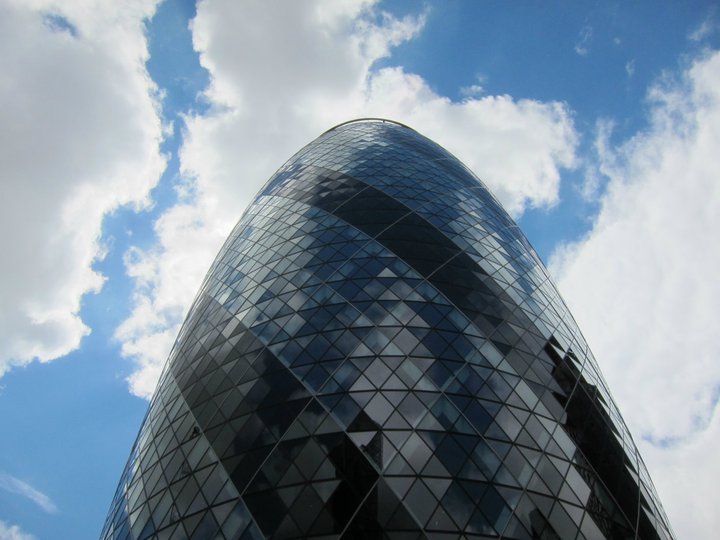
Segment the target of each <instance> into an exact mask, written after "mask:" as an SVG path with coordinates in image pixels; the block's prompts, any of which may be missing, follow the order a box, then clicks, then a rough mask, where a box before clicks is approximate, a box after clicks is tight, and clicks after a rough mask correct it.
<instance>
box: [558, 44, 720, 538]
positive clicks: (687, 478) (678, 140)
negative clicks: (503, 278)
mask: <svg viewBox="0 0 720 540" xmlns="http://www.w3.org/2000/svg"><path fill="white" fill-rule="evenodd" d="M650 100H651V111H652V113H651V118H650V124H649V127H648V129H647V130H645V131H643V132H641V133H638V134H637V135H636V136H635V137H633V138H631V139H630V140H628V141H627V142H626V143H625V144H623V145H622V146H621V147H620V148H618V149H616V150H615V151H613V150H612V148H611V147H610V146H609V145H608V144H607V143H606V141H605V142H601V143H600V144H598V146H597V148H598V153H599V165H600V171H601V172H602V173H603V174H604V175H606V176H607V178H608V182H609V183H608V187H607V191H606V193H605V195H604V196H603V198H602V200H601V210H600V213H599V215H598V216H597V219H596V221H595V224H594V226H593V229H592V231H591V232H590V233H589V234H588V235H587V236H586V237H585V238H583V239H582V240H580V241H579V242H577V243H575V244H571V245H568V246H564V247H563V248H562V249H561V250H559V251H558V252H556V254H555V256H554V257H553V260H552V265H551V266H552V270H553V273H554V274H555V275H556V276H557V278H558V283H559V286H560V289H561V291H562V293H563V295H564V296H565V297H566V299H567V301H568V303H569V304H570V307H571V309H572V311H573V313H574V314H575V316H576V318H577V319H578V323H579V325H580V327H581V328H582V329H583V332H584V333H585V335H586V337H587V338H588V342H589V343H590V346H591V348H592V349H593V351H594V352H595V354H596V355H597V358H599V361H600V363H601V367H602V369H603V372H604V373H605V375H606V376H607V379H608V382H609V385H610V388H611V389H613V392H614V394H615V396H616V398H617V400H618V402H619V404H620V408H621V410H622V411H623V412H624V415H625V418H626V420H627V421H628V424H629V425H630V430H631V432H632V433H634V434H635V436H636V438H638V439H639V443H640V449H641V453H642V454H643V455H644V456H645V458H646V461H647V462H648V466H649V469H650V472H651V474H652V475H653V477H654V478H655V480H656V482H657V484H658V486H659V487H660V488H661V489H660V495H661V498H662V499H663V501H664V503H665V506H666V509H667V510H668V512H669V515H670V520H671V523H673V525H674V527H675V528H676V530H677V532H678V535H679V537H681V538H701V537H707V535H708V533H709V531H715V530H717V529H718V528H719V527H720V517H718V514H717V512H716V508H715V506H716V504H715V502H716V497H715V486H716V484H717V482H718V481H720V469H719V468H718V465H717V459H716V455H717V447H718V445H720V430H719V429H718V419H717V416H718V415H717V412H716V409H717V392H718V388H719V387H720V363H719V362H718V361H717V359H718V357H720V340H718V333H717V326H718V322H719V321H720V319H719V317H718V314H717V306H718V305H720V281H719V280H718V279H717V269H718V267H720V243H718V238H717V231H718V230H720V184H719V183H718V172H717V171H718V169H719V168H720V160H719V159H718V153H717V150H718V148H720V53H718V52H715V53H713V54H710V55H707V56H704V57H702V58H700V59H698V60H697V61H696V62H695V63H694V64H693V65H692V66H691V67H690V68H689V69H688V70H687V71H686V72H685V73H684V74H683V75H682V77H681V78H680V79H679V80H675V81H671V80H670V78H669V77H666V79H665V80H663V81H662V82H661V83H660V84H658V85H656V86H655V87H654V88H653V89H652V90H651V92H650Z"/></svg>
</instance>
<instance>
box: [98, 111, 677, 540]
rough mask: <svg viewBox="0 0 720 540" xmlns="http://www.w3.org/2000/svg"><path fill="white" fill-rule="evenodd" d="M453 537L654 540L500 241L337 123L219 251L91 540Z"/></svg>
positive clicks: (387, 130) (545, 303) (407, 155)
mask: <svg viewBox="0 0 720 540" xmlns="http://www.w3.org/2000/svg"><path fill="white" fill-rule="evenodd" d="M460 537H464V538H517V539H530V538H541V539H562V540H566V539H586V540H594V539H599V538H609V539H616V538H617V539H643V540H656V539H662V540H667V539H670V538H672V533H671V529H670V526H669V524H668V521H667V518H666V517H665V515H664V513H663V510H662V508H661V506H660V503H659V501H658V497H657V495H656V494H655V491H654V488H653V486H652V482H651V480H650V478H649V476H648V473H647V470H646V468H645V466H644V465H643V462H642V460H641V458H640V456H639V455H638V451H637V448H636V446H635V444H634V443H633V440H632V437H631V436H630V434H629V433H628V430H627V428H626V426H625V424H624V422H623V420H622V417H621V416H620V413H619V412H618V409H617V407H616V406H615V404H614V403H613V400H612V398H611V397H610V394H609V392H608V389H607V385H606V383H605V382H604V381H603V379H602V376H601V375H600V372H599V369H598V366H597V363H596V362H595V360H594V359H593V356H592V354H591V353H590V351H589V350H588V347H587V344H586V343H585V341H584V340H583V337H582V334H581V333H580V331H579V330H578V328H577V326H576V324H575V322H574V321H573V318H572V316H571V315H570V314H569V312H568V310H567V308H566V306H565V304H564V303H563V301H562V299H561V298H560V296H559V295H558V292H557V290H556V288H555V286H554V285H553V283H552V281H551V280H550V277H549V276H548V273H547V270H546V269H545V268H544V266H543V264H542V262H541V261H540V259H539V258H538V256H537V255H536V253H535V252H534V251H533V249H532V248H531V247H530V245H529V244H528V242H527V240H526V239H525V237H524V236H523V234H522V233H521V232H520V230H519V229H518V227H517V225H516V224H515V223H514V222H513V221H512V219H511V218H510V217H509V216H508V215H507V213H506V212H505V211H504V210H503V209H502V208H501V206H500V204H498V202H497V201H496V200H495V199H494V198H493V196H492V195H491V194H490V193H489V192H488V190H487V189H486V188H485V187H484V186H483V184H482V183H481V182H480V181H479V180H478V179H477V178H476V177H475V176H474V175H473V174H472V173H471V172H470V171H469V170H468V169H466V168H465V167H464V166H463V165H462V164H461V163H460V162H459V161H458V160H457V159H456V158H454V157H453V156H452V155H450V154H449V153H448V152H447V151H445V150H444V149H442V148H441V147H439V146H438V145H437V144H435V143H433V142H432V141H430V140H428V139H426V138H424V137H423V136H421V135H419V134H418V133H416V132H415V131H413V130H412V129H410V128H408V127H406V126H403V125H401V124H397V123H394V122H388V121H384V120H372V119H369V120H358V121H353V122H349V123H346V124H341V125H339V126H337V127H335V128H333V129H331V130H330V131H328V132H326V133H324V134H323V135H321V136H320V137H319V138H318V139H317V140H315V141H313V142H312V143H310V144H309V145H308V146H306V147H305V148H303V149H302V150H301V151H300V152H298V153H297V154H296V155H295V156H294V157H293V158H292V159H290V161H288V162H287V163H286V164H285V165H284V166H283V167H281V168H280V170H279V171H278V172H277V173H276V174H275V175H274V176H273V177H272V178H271V179H270V180H269V181H268V183H267V184H266V185H265V186H264V187H263V189H262V190H261V192H260V194H259V195H258V196H257V198H256V199H255V201H254V202H253V203H252V205H251V206H250V207H249V208H248V210H247V211H246V212H245V214H244V215H243V217H242V218H241V219H240V221H239V223H238V224H237V226H236V227H235V229H234V230H233V232H232V234H231V235H230V237H229V238H228V240H227V242H226V243H225V245H224V246H223V248H222V249H221V251H220V253H219V254H218V256H217V259H216V260H215V262H214V263H213V265H212V267H211V268H210V271H209V272H208V274H207V277H206V278H205V281H204V282H203V284H202V287H201V289H200V292H199V293H198V295H197V298H196V299H195V302H194V304H193V306H192V309H191V310H190V313H189V315H188V317H187V320H186V321H185V323H184V325H183V327H182V330H181V331H180V335H179V336H178V339H177V342H176V344H175V347H174V349H173V351H172V353H171V355H170V358H169V360H168V363H167V366H166V367H165V370H164V373H163V375H162V378H161V380H160V382H159V385H158V387H157V390H156V392H155V396H154V398H153V400H152V403H151V404H150V409H149V411H148V414H147V417H146V418H145V420H144V422H143V425H142V428H141V430H140V434H139V435H138V438H137V441H136V443H135V445H134V447H133V449H132V453H131V455H130V459H129V461H128V464H127V467H126V468H125V471H124V473H123V475H122V478H121V480H120V485H119V487H118V490H117V493H116V495H115V498H114V501H113V503H112V507H111V509H110V512H109V515H108V519H107V522H106V524H105V528H104V530H103V533H102V538H104V539H118V540H125V539H144V538H163V539H165V538H167V539H176V538H177V539H180V538H198V539H205V538H208V539H212V538H218V539H223V538H224V539H237V538H242V539H262V538H390V539H403V540H404V539H416V538H428V539H451V538H460Z"/></svg>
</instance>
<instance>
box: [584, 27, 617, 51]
mask: <svg viewBox="0 0 720 540" xmlns="http://www.w3.org/2000/svg"><path fill="white" fill-rule="evenodd" d="M592 38H593V29H592V26H583V27H582V28H581V29H580V33H579V34H578V40H577V43H575V52H576V53H577V54H579V55H580V56H587V54H588V52H589V51H590V43H591V42H592ZM617 44H619V42H618V43H617Z"/></svg>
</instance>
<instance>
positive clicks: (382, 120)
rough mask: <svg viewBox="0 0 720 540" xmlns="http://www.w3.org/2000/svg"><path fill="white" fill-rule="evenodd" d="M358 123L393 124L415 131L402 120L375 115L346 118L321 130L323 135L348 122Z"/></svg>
mask: <svg viewBox="0 0 720 540" xmlns="http://www.w3.org/2000/svg"><path fill="white" fill-rule="evenodd" d="M359 123H380V124H394V125H396V126H400V127H404V128H406V129H409V130H411V131H415V130H414V129H413V128H411V127H410V126H408V125H406V124H403V123H402V122H398V121H396V120H388V119H387V118H377V117H364V118H354V119H352V120H347V121H345V122H341V123H339V124H338V125H336V126H333V127H331V128H330V129H328V130H327V131H325V132H323V135H325V134H326V133H330V132H331V131H334V130H336V129H338V128H340V127H343V126H347V125H348V124H359Z"/></svg>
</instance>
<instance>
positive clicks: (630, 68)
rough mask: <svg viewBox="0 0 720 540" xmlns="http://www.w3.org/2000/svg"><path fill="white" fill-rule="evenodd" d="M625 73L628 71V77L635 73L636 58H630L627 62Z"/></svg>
mask: <svg viewBox="0 0 720 540" xmlns="http://www.w3.org/2000/svg"><path fill="white" fill-rule="evenodd" d="M625 73H627V76H628V77H632V76H633V75H635V59H634V58H633V59H632V60H628V61H627V62H625Z"/></svg>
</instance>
